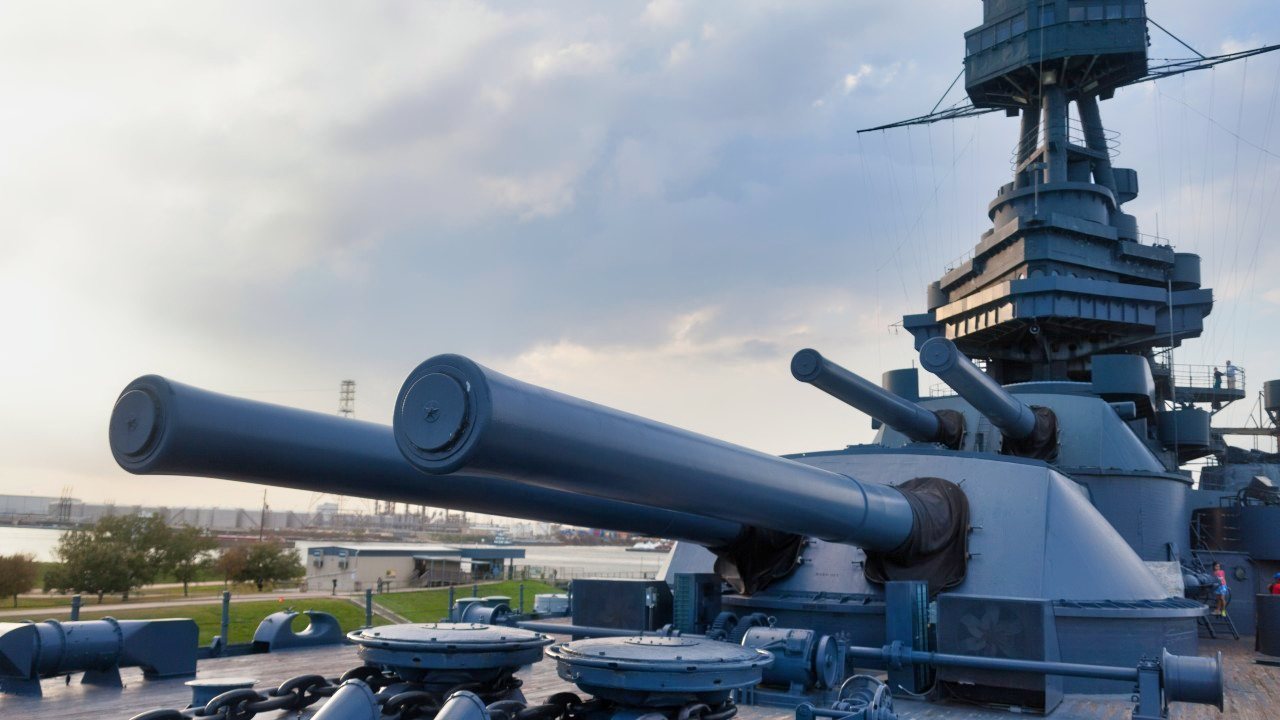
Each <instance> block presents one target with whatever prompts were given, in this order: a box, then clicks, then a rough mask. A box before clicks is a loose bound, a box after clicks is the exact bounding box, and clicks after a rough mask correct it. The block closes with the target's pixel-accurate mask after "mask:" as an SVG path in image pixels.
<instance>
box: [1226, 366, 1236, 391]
mask: <svg viewBox="0 0 1280 720" xmlns="http://www.w3.org/2000/svg"><path fill="white" fill-rule="evenodd" d="M1226 376H1227V389H1228V390H1235V388H1236V366H1235V365H1232V364H1231V361H1230V360H1228V361H1227V372H1226Z"/></svg>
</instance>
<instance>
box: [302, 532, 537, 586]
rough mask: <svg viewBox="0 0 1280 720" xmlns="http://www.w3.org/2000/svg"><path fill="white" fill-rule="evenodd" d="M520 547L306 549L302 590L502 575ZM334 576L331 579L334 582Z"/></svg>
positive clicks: (373, 545) (459, 580)
mask: <svg viewBox="0 0 1280 720" xmlns="http://www.w3.org/2000/svg"><path fill="white" fill-rule="evenodd" d="M523 557H524V549H523V548H509V547H492V546H457V547H452V546H446V545H393V544H389V543H343V544H338V545H317V546H314V547H312V548H310V549H308V550H307V557H306V563H307V575H306V580H305V587H304V589H306V590H329V589H336V590H337V591H338V592H359V591H361V590H364V589H365V588H373V589H374V590H379V589H401V588H410V587H436V586H439V585H449V584H455V585H456V584H462V583H470V582H480V581H484V580H495V579H501V578H503V577H506V574H507V567H508V565H509V563H508V561H509V560H517V559H520V558H523ZM335 581H336V584H335Z"/></svg>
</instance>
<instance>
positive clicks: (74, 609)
mask: <svg viewBox="0 0 1280 720" xmlns="http://www.w3.org/2000/svg"><path fill="white" fill-rule="evenodd" d="M79 619H80V596H79V595H72V596H71V621H72V622H75V621H76V620H79Z"/></svg>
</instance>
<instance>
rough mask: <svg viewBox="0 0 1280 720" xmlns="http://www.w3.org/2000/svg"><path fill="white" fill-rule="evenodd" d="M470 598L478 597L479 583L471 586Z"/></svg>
mask: <svg viewBox="0 0 1280 720" xmlns="http://www.w3.org/2000/svg"><path fill="white" fill-rule="evenodd" d="M471 597H480V583H475V584H474V585H472V586H471Z"/></svg>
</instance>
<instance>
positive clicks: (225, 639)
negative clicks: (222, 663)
mask: <svg viewBox="0 0 1280 720" xmlns="http://www.w3.org/2000/svg"><path fill="white" fill-rule="evenodd" d="M220 631H221V632H222V647H223V648H224V652H225V648H226V647H227V646H228V645H230V644H231V638H230V637H229V634H230V633H231V591H230V590H223V591H222V625H221V626H220Z"/></svg>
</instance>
